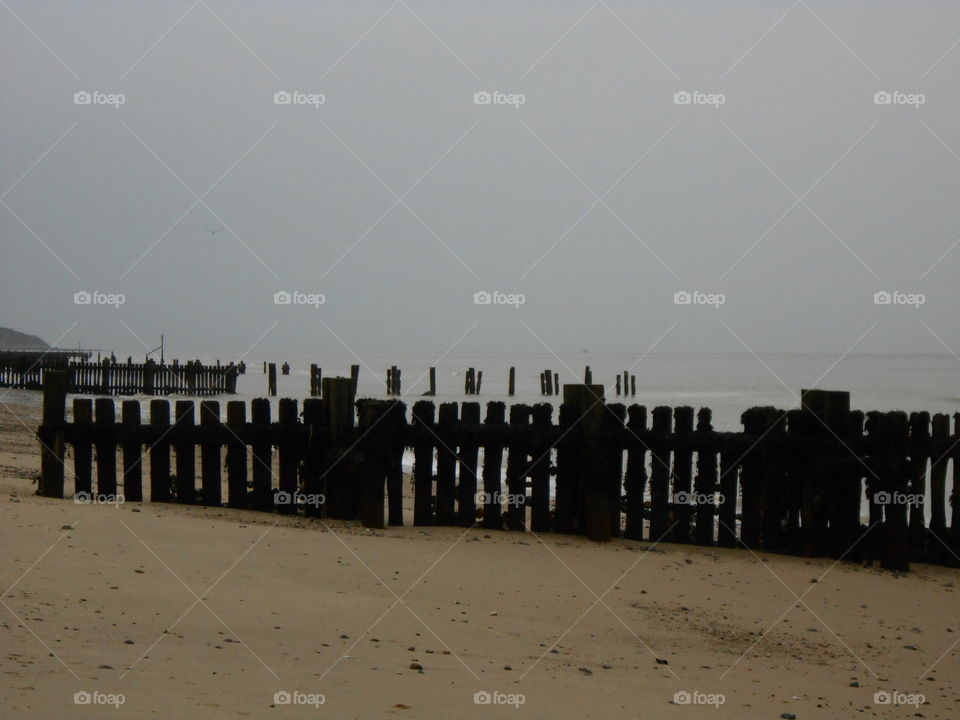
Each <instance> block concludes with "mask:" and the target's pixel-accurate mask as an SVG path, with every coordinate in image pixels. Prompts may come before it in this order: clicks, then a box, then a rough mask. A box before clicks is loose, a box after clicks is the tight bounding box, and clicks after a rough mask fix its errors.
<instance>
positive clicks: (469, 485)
mask: <svg viewBox="0 0 960 720" xmlns="http://www.w3.org/2000/svg"><path fill="white" fill-rule="evenodd" d="M460 421H461V433H462V436H463V440H462V441H461V444H460V463H459V464H460V482H459V483H458V484H457V524H459V525H460V526H461V527H471V526H472V525H474V524H475V523H476V522H477V520H476V515H477V461H478V456H479V450H480V446H479V444H478V443H477V437H478V432H479V425H480V403H478V402H465V403H463V407H462V410H461V415H460Z"/></svg>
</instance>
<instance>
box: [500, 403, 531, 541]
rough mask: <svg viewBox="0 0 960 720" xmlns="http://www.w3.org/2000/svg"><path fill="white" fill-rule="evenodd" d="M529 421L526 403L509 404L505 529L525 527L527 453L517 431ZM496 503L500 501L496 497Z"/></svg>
mask: <svg viewBox="0 0 960 720" xmlns="http://www.w3.org/2000/svg"><path fill="white" fill-rule="evenodd" d="M529 423H530V407H529V406H528V405H511V406H510V430H511V432H510V437H511V441H510V445H509V446H508V449H507V529H508V530H523V529H525V525H526V523H525V519H526V511H527V509H526V500H527V476H526V473H527V470H528V469H529V454H528V452H527V447H526V445H525V444H524V443H523V442H522V440H521V439H520V438H519V432H518V431H520V430H521V429H522V428H523V427H524V426H526V425H528V424H529ZM497 501H498V503H499V502H500V501H501V499H500V498H498V499H497Z"/></svg>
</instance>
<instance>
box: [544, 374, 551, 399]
mask: <svg viewBox="0 0 960 720" xmlns="http://www.w3.org/2000/svg"><path fill="white" fill-rule="evenodd" d="M543 374H544V376H545V379H546V383H547V395H553V371H552V370H545V371H544V373H543Z"/></svg>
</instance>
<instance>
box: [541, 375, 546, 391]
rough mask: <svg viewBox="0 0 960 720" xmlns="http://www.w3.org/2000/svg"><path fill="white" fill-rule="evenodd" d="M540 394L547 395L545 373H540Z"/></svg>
mask: <svg viewBox="0 0 960 720" xmlns="http://www.w3.org/2000/svg"><path fill="white" fill-rule="evenodd" d="M540 394H541V395H546V394H547V376H546V375H545V374H544V373H540Z"/></svg>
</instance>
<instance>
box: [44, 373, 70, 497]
mask: <svg viewBox="0 0 960 720" xmlns="http://www.w3.org/2000/svg"><path fill="white" fill-rule="evenodd" d="M66 419H67V373H66V372H64V371H63V370H44V371H43V426H44V431H43V432H42V433H41V442H42V445H41V446H40V482H39V487H38V488H37V490H38V494H40V495H43V496H44V497H57V498H62V497H63V476H64V472H63V471H64V466H63V458H64V452H65V449H66V443H65V442H64V436H63V430H62V429H54V428H56V426H58V425H63V423H65V422H66ZM48 429H49V430H48Z"/></svg>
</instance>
